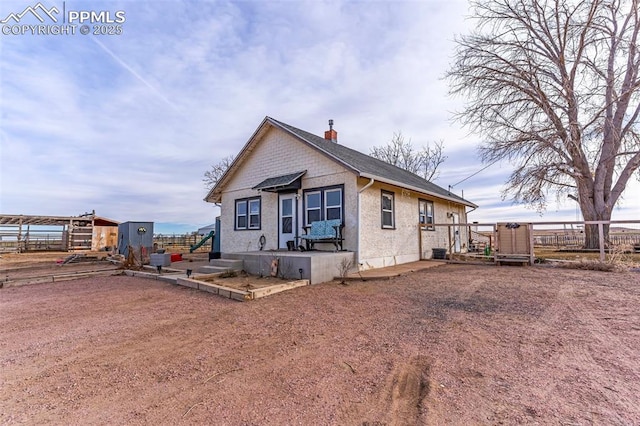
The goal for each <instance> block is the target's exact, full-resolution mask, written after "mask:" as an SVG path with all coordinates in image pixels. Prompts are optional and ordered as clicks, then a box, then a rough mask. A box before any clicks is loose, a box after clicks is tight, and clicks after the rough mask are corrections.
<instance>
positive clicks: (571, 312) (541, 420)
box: [0, 265, 640, 426]
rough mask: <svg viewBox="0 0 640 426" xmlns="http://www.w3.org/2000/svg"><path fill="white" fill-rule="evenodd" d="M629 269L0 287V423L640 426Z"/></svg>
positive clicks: (639, 320)
mask: <svg viewBox="0 0 640 426" xmlns="http://www.w3.org/2000/svg"><path fill="white" fill-rule="evenodd" d="M638 306H640V273H637V272H626V273H605V272H594V271H582V270H567V269H554V268H548V267H508V266H505V267H495V266H470V265H444V266H438V267H435V268H430V269H427V270H424V271H420V272H416V273H412V274H409V275H407V276H403V277H398V278H393V279H390V280H380V281H367V282H351V283H349V285H347V286H344V285H340V284H338V283H329V284H321V285H315V286H308V287H302V288H298V289H295V290H292V291H289V292H285V293H280V294H277V295H274V296H271V297H267V298H264V299H259V300H257V301H253V302H247V303H240V302H234V301H231V300H228V299H223V298H219V297H217V296H214V295H211V294H209V293H204V292H198V291H197V290H193V289H190V288H185V287H178V286H174V285H171V284H167V283H163V282H160V281H153V280H145V279H142V278H132V277H126V276H114V277H96V278H90V279H79V280H75V281H65V282H60V283H51V284H38V285H29V286H22V287H8V288H6V287H5V288H4V289H0V321H1V326H0V407H1V409H0V423H1V424H17V423H28V424H43V423H51V424H216V425H283V424H288V425H294V424H300V425H309V424H317V425H320V424H322V425H334V424H335V425H368V426H372V425H384V424H388V425H413V424H416V425H417V424H426V425H431V424H433V425H436V424H523V423H526V424H581V425H582V424H608V425H611V424H613V425H616V424H618V425H630V424H640V397H639V395H640V310H639V309H638Z"/></svg>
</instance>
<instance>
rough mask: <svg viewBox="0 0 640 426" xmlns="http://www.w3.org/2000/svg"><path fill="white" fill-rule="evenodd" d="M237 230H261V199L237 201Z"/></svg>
mask: <svg viewBox="0 0 640 426" xmlns="http://www.w3.org/2000/svg"><path fill="white" fill-rule="evenodd" d="M235 225H236V226H235V229H236V230H245V229H260V198H259V197H258V198H243V199H240V200H236V223H235Z"/></svg>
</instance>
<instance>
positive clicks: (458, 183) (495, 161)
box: [450, 158, 500, 188]
mask: <svg viewBox="0 0 640 426" xmlns="http://www.w3.org/2000/svg"><path fill="white" fill-rule="evenodd" d="M498 161H500V158H496V159H495V160H493V161H492V162H491V163H489V164H487V165H486V166H484V167H483V168H481V169H480V170H478V171H477V172H475V173H472V174H471V175H469V176H467V177H466V178H464V179H462V180H461V181H460V182H456V183H455V184H453V185H450V187H451V188H453V187H456V186H458V185H460V184H461V183H462V182H464V181H466V180H468V179H471V178H472V177H474V176H475V175H477V174H478V173H480V172H483V171H485V170H487V169H488V168H489V167H491V166H493V165H494V164H496V163H497V162H498Z"/></svg>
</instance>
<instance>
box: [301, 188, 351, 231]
mask: <svg viewBox="0 0 640 426" xmlns="http://www.w3.org/2000/svg"><path fill="white" fill-rule="evenodd" d="M331 219H340V220H342V219H343V186H342V185H340V186H331V187H325V188H314V189H309V190H306V191H304V220H305V225H307V226H308V225H311V223H312V222H317V221H319V220H331Z"/></svg>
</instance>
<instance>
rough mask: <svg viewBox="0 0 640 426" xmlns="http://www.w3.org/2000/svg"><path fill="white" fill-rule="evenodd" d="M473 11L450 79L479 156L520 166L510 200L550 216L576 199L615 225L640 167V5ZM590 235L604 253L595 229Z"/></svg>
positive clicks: (634, 1) (530, 0)
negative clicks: (477, 138) (555, 203)
mask: <svg viewBox="0 0 640 426" xmlns="http://www.w3.org/2000/svg"><path fill="white" fill-rule="evenodd" d="M471 4H472V7H473V9H474V14H473V15H474V18H475V19H476V20H477V21H478V22H477V23H478V25H477V26H476V30H475V31H474V32H472V33H471V34H470V35H465V36H462V37H459V38H458V39H457V45H458V48H457V53H456V59H455V61H454V63H453V65H452V67H451V69H450V70H449V72H448V73H447V77H448V78H449V81H450V82H451V92H452V93H453V94H458V95H463V96H464V98H465V100H466V105H465V108H464V110H463V111H462V112H461V113H459V114H458V115H457V118H458V119H459V120H460V121H461V122H462V123H463V124H464V125H466V126H467V127H469V128H470V129H471V130H473V131H476V132H478V133H480V134H481V135H483V136H484V137H485V140H486V142H484V144H483V145H482V146H481V148H480V151H481V155H482V159H483V160H484V161H485V162H487V163H490V162H493V161H497V160H501V159H506V160H509V161H511V162H512V163H513V164H514V166H515V170H514V171H513V173H512V174H511V176H510V178H509V180H508V181H507V184H506V186H505V189H504V192H503V197H506V196H507V194H512V195H513V199H514V200H515V201H517V202H523V203H527V204H530V205H533V206H536V207H537V208H539V209H540V210H544V209H545V207H546V203H547V197H548V194H549V193H555V194H556V195H557V196H558V197H562V198H565V197H566V196H567V195H569V194H571V195H574V196H575V194H577V199H578V203H579V205H580V209H581V211H582V215H583V217H584V219H585V220H587V221H596V220H602V221H606V220H610V219H611V213H612V210H613V207H614V206H615V205H616V203H617V202H618V200H619V199H620V196H621V195H622V193H623V191H624V190H625V187H626V185H627V183H628V181H629V179H630V178H631V177H632V175H633V174H634V173H635V172H636V171H637V170H638V167H639V166H640V151H639V148H640V142H639V141H640V138H639V137H640V134H639V133H638V126H637V123H636V121H637V118H638V113H639V112H640V96H639V89H640V79H639V76H638V68H639V64H640V56H639V54H638V46H637V41H638V32H639V31H640V27H639V25H638V24H639V18H640V17H639V7H638V0H591V1H572V0H483V1H479V0H478V1H472V2H471ZM605 232H606V235H607V236H608V227H606V228H605ZM585 234H586V240H587V241H586V246H587V247H589V248H594V247H597V246H598V243H599V238H598V232H597V226H595V225H591V226H587V227H586V228H585Z"/></svg>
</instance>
